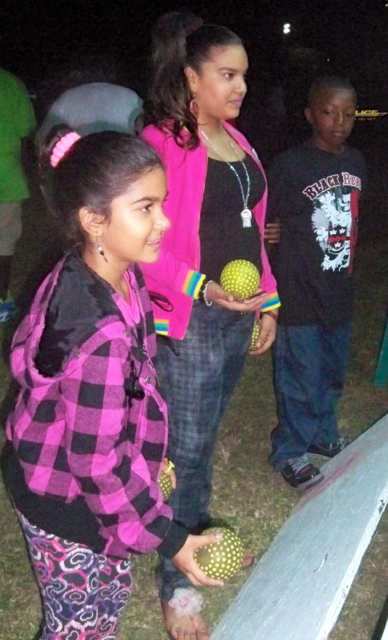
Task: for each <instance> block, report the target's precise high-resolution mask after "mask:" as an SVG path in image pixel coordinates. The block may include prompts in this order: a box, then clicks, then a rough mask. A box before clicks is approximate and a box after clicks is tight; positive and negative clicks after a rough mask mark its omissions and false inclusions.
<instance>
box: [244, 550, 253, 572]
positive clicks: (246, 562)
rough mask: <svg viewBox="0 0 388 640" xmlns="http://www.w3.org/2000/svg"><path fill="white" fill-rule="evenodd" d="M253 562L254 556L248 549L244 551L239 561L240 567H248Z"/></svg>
mask: <svg viewBox="0 0 388 640" xmlns="http://www.w3.org/2000/svg"><path fill="white" fill-rule="evenodd" d="M254 563H255V556H254V555H253V554H252V553H251V552H250V551H246V552H245V555H244V557H243V559H242V562H241V567H242V569H248V568H249V567H252V566H253V565H254Z"/></svg>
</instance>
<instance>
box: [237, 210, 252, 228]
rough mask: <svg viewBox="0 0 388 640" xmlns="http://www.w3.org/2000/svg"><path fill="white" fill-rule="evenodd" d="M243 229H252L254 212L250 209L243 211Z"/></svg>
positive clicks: (241, 214)
mask: <svg viewBox="0 0 388 640" xmlns="http://www.w3.org/2000/svg"><path fill="white" fill-rule="evenodd" d="M240 216H241V219H242V223H243V225H242V226H243V227H251V226H252V222H251V220H252V211H251V210H250V209H243V210H242V211H241V213H240Z"/></svg>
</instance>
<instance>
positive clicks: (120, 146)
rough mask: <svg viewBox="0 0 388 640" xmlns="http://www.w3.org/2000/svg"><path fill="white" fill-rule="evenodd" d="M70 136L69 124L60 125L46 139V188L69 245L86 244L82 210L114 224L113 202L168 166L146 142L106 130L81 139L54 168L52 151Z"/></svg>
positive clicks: (43, 172) (43, 159) (43, 171)
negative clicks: (149, 172)
mask: <svg viewBox="0 0 388 640" xmlns="http://www.w3.org/2000/svg"><path fill="white" fill-rule="evenodd" d="M71 131H72V129H70V128H69V127H68V126H66V125H57V126H55V127H53V129H52V130H51V131H50V133H49V134H48V136H47V137H46V140H45V142H44V144H43V146H42V151H41V154H40V167H41V176H42V189H43V192H44V195H45V198H46V200H47V202H48V205H49V206H50V208H51V209H52V211H53V212H54V214H55V215H56V217H57V219H58V221H59V223H60V225H61V227H62V228H63V232H64V235H65V236H66V238H67V240H68V241H69V243H70V244H72V245H74V244H77V243H81V245H84V244H85V235H84V233H83V231H82V228H81V225H80V222H79V216H78V212H79V211H80V209H82V207H87V208H88V209H90V210H91V211H93V212H96V213H99V214H101V215H102V216H103V217H104V218H105V219H109V217H110V214H111V209H110V207H111V203H112V200H113V199H114V198H117V197H118V196H120V195H122V194H123V193H125V192H126V191H127V189H128V187H129V186H130V184H131V183H133V182H136V181H137V180H138V179H139V178H140V177H141V176H142V175H144V174H145V173H147V172H148V171H151V170H152V169H155V168H162V167H163V165H162V161H161V159H160V158H159V156H158V155H157V153H156V152H155V151H154V150H153V149H151V147H149V146H148V145H147V144H146V143H145V142H143V140H140V139H138V138H134V137H133V136H130V135H129V134H126V133H119V132H116V131H102V132H99V133H92V134H90V135H88V136H85V137H84V138H80V139H79V140H78V141H77V142H76V143H75V144H74V145H73V146H72V147H71V148H70V149H69V151H68V152H67V153H66V154H65V155H64V157H63V158H62V159H61V160H60V162H59V163H58V165H57V166H56V167H55V168H53V167H52V166H51V163H50V160H51V155H52V152H53V149H54V147H55V145H56V144H57V143H58V142H59V140H61V138H63V137H64V136H65V135H66V134H67V133H70V132H71Z"/></svg>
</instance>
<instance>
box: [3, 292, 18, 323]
mask: <svg viewBox="0 0 388 640" xmlns="http://www.w3.org/2000/svg"><path fill="white" fill-rule="evenodd" d="M15 311H16V304H15V303H14V301H13V300H12V299H11V298H7V300H3V298H0V324H1V323H2V322H6V321H7V320H8V318H10V317H11V316H12V315H13V314H14V313H15Z"/></svg>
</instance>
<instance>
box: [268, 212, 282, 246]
mask: <svg viewBox="0 0 388 640" xmlns="http://www.w3.org/2000/svg"><path fill="white" fill-rule="evenodd" d="M280 228H281V225H280V222H279V219H278V218H276V220H275V222H268V224H266V225H265V228H264V240H265V241H266V242H268V244H279V242H280Z"/></svg>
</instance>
